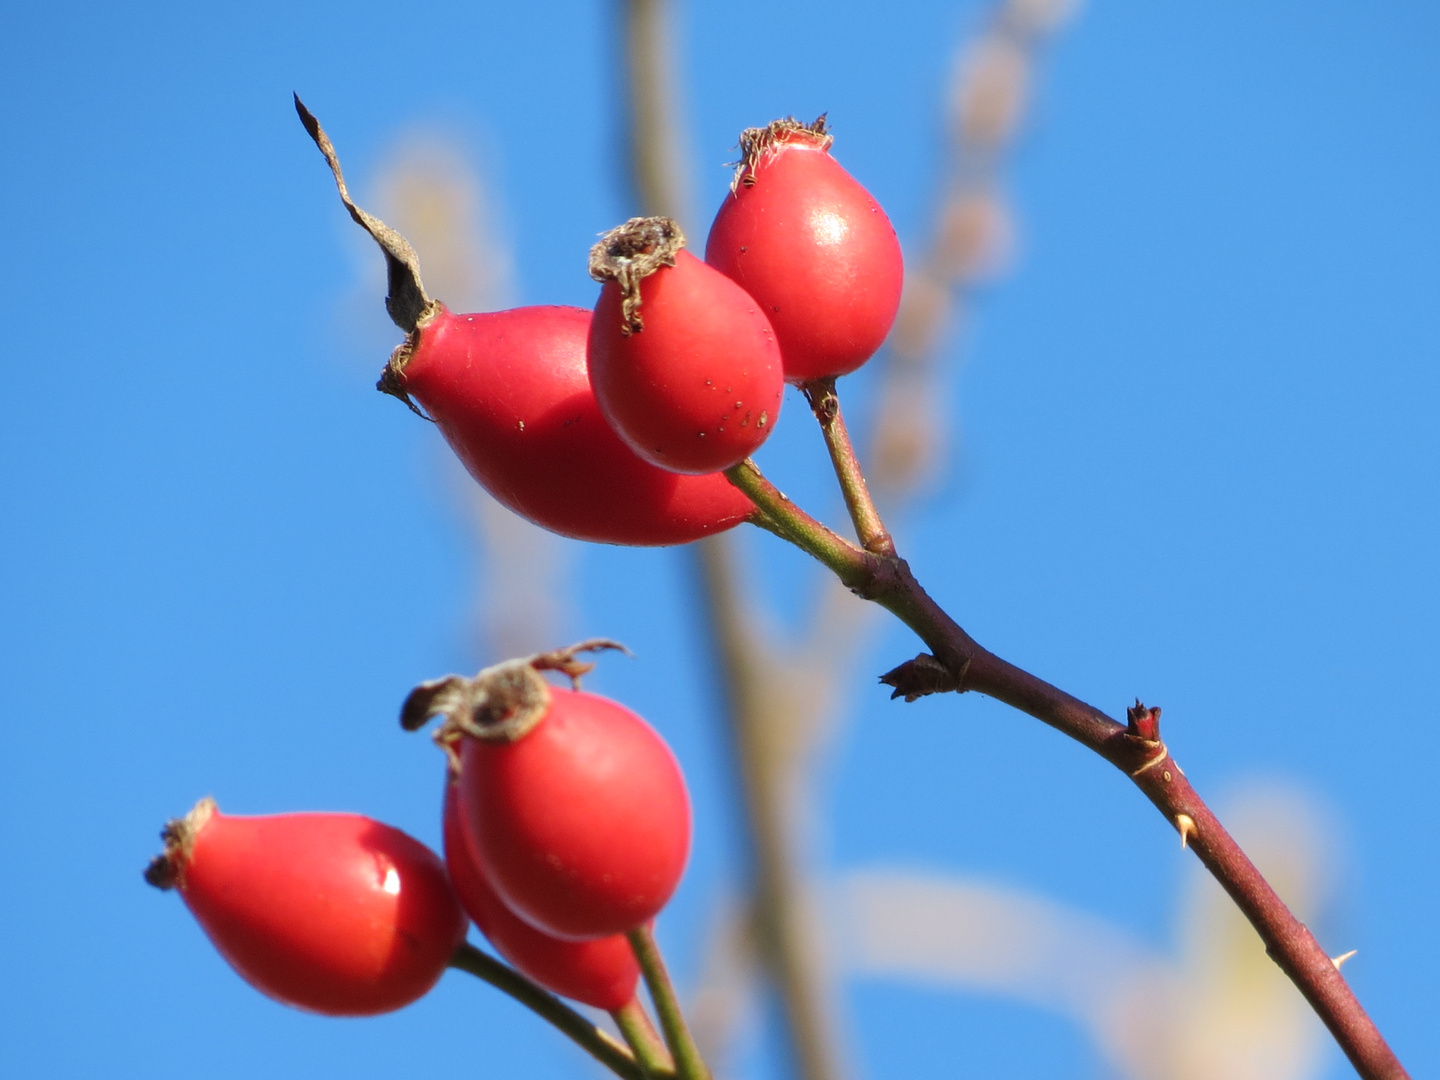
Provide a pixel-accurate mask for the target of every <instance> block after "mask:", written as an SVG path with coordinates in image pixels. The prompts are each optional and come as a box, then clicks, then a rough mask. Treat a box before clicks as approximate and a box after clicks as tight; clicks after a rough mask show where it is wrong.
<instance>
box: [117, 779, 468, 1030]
mask: <svg viewBox="0 0 1440 1080" xmlns="http://www.w3.org/2000/svg"><path fill="white" fill-rule="evenodd" d="M161 836H162V838H163V839H164V841H165V851H164V853H163V854H161V855H159V856H157V857H156V858H155V859H154V860H153V861H152V862H151V863H150V866H149V868H148V869H147V870H146V872H145V880H146V881H148V882H150V884H152V885H154V886H156V887H157V888H160V889H171V888H173V889H176V890H178V891H179V893H180V897H181V899H183V900H184V901H185V906H186V907H188V908H189V909H190V912H191V914H192V915H194V916H195V920H196V922H198V923H199V924H200V927H201V929H203V930H204V931H205V933H206V935H207V936H208V937H209V938H210V940H211V942H212V943H213V944H214V945H215V948H216V949H217V950H219V952H220V955H221V956H223V957H224V958H225V959H226V960H227V961H229V963H230V966H231V967H233V968H234V969H235V970H236V971H237V972H238V973H239V974H240V976H241V977H242V978H243V979H244V980H245V981H246V982H248V983H250V985H251V986H253V987H255V988H256V989H257V990H259V991H261V992H262V993H264V994H267V995H269V996H270V997H272V998H274V999H275V1000H277V1001H280V1002H283V1003H284V1004H286V1005H293V1006H295V1007H296V1008H300V1009H306V1010H309V1011H310V1012H317V1013H324V1014H326V1015H329V1016H371V1015H374V1014H376V1013H384V1012H390V1011H392V1010H394V1009H399V1008H401V1007H402V1006H405V1005H408V1004H410V1003H411V1002H412V1001H414V1000H416V999H417V998H419V997H421V996H423V995H424V994H425V993H426V992H428V991H429V990H430V988H431V987H433V986H434V985H435V983H436V981H437V980H438V979H439V978H440V976H441V974H442V973H443V972H444V971H445V967H446V965H447V964H448V962H449V959H450V956H451V954H452V953H453V952H454V951H455V948H456V946H458V945H459V944H460V942H461V941H462V940H464V937H465V913H464V912H463V911H462V910H461V909H460V904H459V901H458V900H457V899H456V898H455V894H454V892H453V891H452V889H451V888H450V881H449V879H448V878H447V877H446V874H445V867H444V865H443V864H442V863H441V861H440V859H439V858H438V857H437V856H436V855H435V853H434V852H432V851H431V850H430V849H429V848H427V847H426V846H425V845H424V844H422V843H420V842H419V841H418V840H415V839H412V838H411V837H409V836H407V835H406V834H405V833H403V832H401V831H400V830H399V829H394V828H391V827H390V826H389V825H384V824H381V823H380V822H378V821H374V820H372V819H370V818H367V817H362V816H361V815H359V814H309V813H307V814H275V815H270V816H262V817H240V816H231V815H228V814H222V813H221V812H220V810H219V809H218V808H217V807H216V805H215V801H214V800H213V799H209V798H206V799H201V800H200V801H199V802H198V803H196V804H195V807H194V809H192V810H191V811H190V812H189V813H188V814H186V815H185V817H183V818H179V819H177V820H175V821H171V822H170V823H169V824H168V825H167V826H166V827H165V830H164V831H163V832H162V833H161Z"/></svg>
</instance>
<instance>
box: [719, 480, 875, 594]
mask: <svg viewBox="0 0 1440 1080" xmlns="http://www.w3.org/2000/svg"><path fill="white" fill-rule="evenodd" d="M725 479H727V480H729V481H730V483H731V484H733V485H734V486H735V487H737V488H739V489H740V490H741V491H743V492H744V493H745V494H746V495H748V496H749V497H750V501H751V502H753V503H754V504H755V507H756V509H757V510H758V511H759V513H758V515H756V516H754V517H752V518H751V520H752V521H753V522H754V523H755V524H756V525H758V526H760V527H761V528H762V529H764V530H766V531H767V532H772V533H774V534H775V535H776V536H778V537H780V538H781V539H782V540H788V541H789V542H790V543H792V544H794V545H795V546H796V547H798V548H800V549H801V550H803V551H808V552H809V553H810V554H811V555H813V556H814V557H815V558H816V559H818V560H820V562H822V563H824V564H825V565H826V566H828V567H829V568H830V569H831V570H833V571H834V572H835V575H836V576H837V577H838V578H839V579H840V580H841V581H842V582H844V583H845V584H846V585H849V584H850V583H851V582H852V581H860V580H862V579H863V578H866V577H868V576H870V575H871V567H870V563H871V560H873V558H874V556H872V555H870V554H869V553H868V552H865V551H862V550H860V548H858V547H856V546H855V545H854V544H852V543H850V541H848V540H846V539H844V538H843V537H840V536H836V535H835V534H834V533H833V532H831V531H830V530H829V529H828V528H826V527H825V526H824V525H822V524H821V523H820V522H818V521H816V520H815V519H814V518H812V517H811V516H810V515H809V514H807V513H806V512H805V511H804V510H801V509H800V507H798V506H796V505H795V504H794V503H793V502H791V501H790V500H789V499H788V498H786V497H785V495H784V494H783V493H781V491H780V490H779V489H778V488H777V487H776V486H775V485H774V484H772V483H770V481H769V480H767V479H765V476H764V474H763V473H761V472H760V469H759V468H758V467H757V466H756V464H755V463H754V462H753V461H751V460H750V459H749V458H746V459H745V460H744V461H742V462H740V464H739V465H732V466H731V467H730V468H728V469H726V470H725Z"/></svg>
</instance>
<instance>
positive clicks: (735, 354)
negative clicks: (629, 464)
mask: <svg viewBox="0 0 1440 1080" xmlns="http://www.w3.org/2000/svg"><path fill="white" fill-rule="evenodd" d="M640 310H641V316H642V318H643V319H644V323H645V325H644V329H642V330H637V331H635V332H634V333H631V334H628V335H627V334H624V333H622V332H621V326H622V315H621V291H620V286H619V285H618V284H617V283H616V282H614V281H610V282H607V283H606V284H605V286H604V287H603V288H602V289H601V290H600V299H599V301H598V302H597V303H596V305H595V317H594V320H593V321H592V322H591V324H590V384H591V385H592V386H593V387H594V388H595V397H596V400H597V401H598V402H599V403H600V411H601V412H602V413H604V415H605V419H606V420H608V421H609V422H610V425H611V427H613V428H614V429H615V430H616V431H617V432H619V434H620V436H621V437H622V438H623V439H624V440H625V441H626V443H628V444H629V446H630V448H631V449H632V450H634V451H635V453H637V454H639V455H640V456H641V457H642V458H644V459H645V460H646V461H649V462H651V463H653V464H655V465H658V466H659V467H661V468H662V469H669V470H671V471H673V472H679V473H696V474H698V473H710V472H716V471H718V470H721V469H728V468H729V467H730V466H731V465H735V464H738V463H739V462H741V461H744V460H745V458H747V457H749V456H750V455H751V454H752V453H754V452H755V451H756V450H757V449H759V447H760V444H761V443H763V442H764V441H765V440H766V439H767V438H768V437H769V435H770V432H771V431H772V430H773V429H774V427H775V421H776V419H777V418H778V417H779V415H780V403H781V399H782V398H783V396H784V393H785V375H784V369H783V366H782V364H781V360H780V350H779V349H778V347H777V346H776V343H775V334H774V331H772V330H771V328H770V322H769V320H768V319H766V317H765V315H764V314H763V313H762V312H761V311H760V310H759V307H758V305H757V304H756V302H755V301H754V300H753V299H751V297H750V296H749V295H748V294H747V293H746V292H745V291H744V290H743V289H740V288H737V287H736V285H735V283H734V282H733V281H731V280H730V279H729V278H727V277H725V276H724V275H723V274H719V273H717V272H715V270H713V269H712V268H711V267H708V266H706V265H705V264H704V263H703V262H701V261H700V260H699V259H697V258H695V256H693V255H691V254H690V253H689V252H688V251H679V252H677V253H676V255H675V265H674V266H663V267H661V268H660V269H658V270H656V271H655V272H654V273H652V274H650V275H649V276H648V277H646V278H645V279H644V280H643V281H642V282H641V283H640Z"/></svg>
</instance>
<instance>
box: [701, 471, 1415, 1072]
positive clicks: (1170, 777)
mask: <svg viewBox="0 0 1440 1080" xmlns="http://www.w3.org/2000/svg"><path fill="white" fill-rule="evenodd" d="M837 471H838V470H837ZM725 475H726V477H727V478H728V479H729V480H730V482H731V483H732V484H734V485H735V486H736V487H738V488H740V490H741V491H743V492H745V494H746V495H748V496H749V497H750V499H751V500H752V501H753V502H754V503H755V505H756V506H757V507H759V508H760V510H761V512H762V513H763V515H764V516H765V518H766V520H765V522H764V525H765V527H766V528H767V529H768V530H769V531H771V532H774V533H775V534H776V535H778V536H780V537H782V538H783V539H786V540H789V541H790V542H791V543H793V544H795V545H796V546H797V547H799V548H801V549H802V550H804V551H807V552H808V553H809V554H811V555H812V556H814V557H815V558H816V559H818V560H819V561H820V562H822V563H824V564H825V565H826V566H828V567H829V568H830V569H831V570H832V571H834V572H835V574H836V575H837V576H838V577H839V578H840V580H841V581H842V582H843V583H844V584H845V586H846V587H847V588H849V589H850V590H851V591H852V592H854V593H856V595H858V596H861V597H863V598H864V599H867V600H872V601H874V602H875V603H877V604H879V605H880V606H882V607H884V608H885V609H886V610H888V611H890V612H891V613H893V614H894V615H896V616H897V617H898V618H899V619H900V620H901V622H903V623H905V625H907V626H909V627H910V629H912V630H914V631H915V633H916V634H917V635H919V637H920V638H921V640H923V641H924V642H925V644H926V645H927V646H928V647H929V649H930V652H929V653H921V654H920V655H919V656H917V657H915V658H914V659H913V660H909V661H907V662H906V663H904V664H901V665H900V666H899V667H897V668H895V669H894V670H892V671H890V672H887V673H886V674H885V675H883V676H881V681H882V682H884V683H886V684H887V685H889V686H892V687H893V688H894V691H895V692H894V694H893V695H892V696H894V697H904V698H905V700H906V701H914V700H916V699H917V698H920V697H924V696H926V695H928V694H934V693H945V692H951V691H953V692H956V693H960V692H964V691H966V690H973V691H977V692H979V693H982V694H986V695H988V696H989V697H993V698H995V699H997V700H999V701H1003V702H1005V704H1007V705H1010V706H1011V707H1013V708H1016V709H1019V710H1020V711H1021V712H1024V713H1027V714H1029V715H1030V716H1033V717H1035V718H1036V719H1037V720H1040V721H1043V722H1044V723H1046V724H1049V725H1050V726H1051V727H1053V728H1055V729H1056V730H1058V731H1061V732H1063V733H1064V734H1066V735H1069V736H1070V737H1071V738H1073V739H1075V740H1076V741H1077V742H1080V743H1082V744H1083V745H1085V746H1087V747H1089V748H1090V749H1091V750H1093V751H1095V752H1096V753H1097V754H1099V755H1100V756H1101V757H1103V758H1104V759H1105V760H1106V761H1108V762H1110V763H1111V764H1112V765H1114V766H1115V767H1116V768H1118V769H1120V770H1122V771H1123V772H1124V773H1125V774H1126V775H1127V776H1129V777H1130V779H1131V780H1132V781H1133V782H1134V783H1135V785H1136V786H1137V787H1139V788H1140V790H1141V791H1142V792H1143V793H1144V794H1145V796H1146V798H1148V799H1149V800H1150V801H1151V803H1153V804H1154V805H1155V807H1156V809H1158V810H1159V811H1160V812H1161V813H1162V814H1163V815H1164V816H1165V818H1166V820H1167V821H1169V822H1170V823H1171V825H1172V826H1174V827H1175V828H1176V829H1177V830H1178V831H1179V832H1180V835H1181V841H1182V843H1185V844H1186V845H1187V846H1188V847H1190V848H1192V849H1193V850H1194V852H1195V854H1196V856H1197V857H1198V858H1199V859H1200V861H1201V863H1202V864H1203V865H1204V866H1205V868H1206V869H1207V870H1208V871H1210V873H1211V874H1212V875H1213V876H1214V878H1215V880H1216V881H1218V882H1219V883H1220V886H1221V887H1222V888H1223V889H1224V890H1225V891H1226V893H1228V894H1229V896H1230V898H1231V899H1232V900H1233V901H1234V902H1235V904H1236V906H1237V907H1239V908H1240V910H1241V912H1242V913H1243V914H1244V915H1245V917H1246V918H1247V919H1248V920H1249V921H1250V923H1251V925H1252V926H1254V927H1255V930H1256V932H1257V933H1259V935H1260V937H1261V939H1262V940H1263V941H1264V942H1265V948H1266V951H1267V952H1268V953H1269V955H1270V956H1271V958H1272V959H1273V960H1274V961H1275V962H1276V963H1277V964H1278V965H1279V966H1280V968H1281V970H1283V971H1284V972H1285V974H1286V975H1288V976H1289V977H1290V979H1291V981H1292V982H1294V983H1295V985H1296V987H1297V988H1298V989H1299V990H1300V992H1301V994H1303V995H1304V997H1305V999H1306V1001H1308V1002H1309V1003H1310V1006H1311V1008H1313V1009H1314V1010H1315V1012H1316V1013H1317V1015H1319V1017H1320V1019H1321V1020H1322V1021H1324V1023H1325V1026H1326V1027H1327V1028H1329V1029H1330V1033H1331V1034H1332V1035H1333V1036H1334V1037H1335V1040H1336V1042H1338V1043H1339V1044H1340V1047H1341V1049H1342V1050H1344V1051H1345V1054H1346V1056H1347V1057H1348V1058H1349V1059H1350V1062H1351V1064H1352V1065H1354V1066H1355V1069H1356V1071H1357V1072H1358V1073H1359V1074H1360V1075H1361V1076H1362V1077H1365V1078H1366V1080H1407V1078H1408V1076H1409V1074H1408V1073H1407V1072H1406V1070H1405V1068H1404V1066H1403V1065H1401V1064H1400V1061H1399V1059H1398V1058H1397V1057H1396V1056H1395V1053H1394V1051H1393V1050H1391V1049H1390V1047H1389V1045H1388V1044H1387V1043H1386V1042H1385V1039H1384V1037H1383V1036H1382V1035H1381V1034H1380V1032H1379V1029H1378V1028H1376V1026H1375V1023H1374V1021H1373V1020H1371V1019H1370V1016H1369V1015H1368V1014H1367V1013H1366V1012H1365V1009H1364V1007H1363V1006H1362V1005H1361V1004H1360V1002H1359V1000H1358V999H1357V998H1356V997H1355V994H1354V992H1353V991H1352V990H1351V989H1350V986H1349V984H1348V983H1347V982H1346V981H1345V978H1344V977H1343V976H1342V975H1341V974H1340V970H1339V968H1338V967H1336V965H1335V964H1334V962H1333V961H1332V960H1331V958H1330V956H1329V954H1328V953H1326V952H1325V950H1324V949H1322V948H1321V947H1320V944H1319V942H1317V941H1316V940H1315V937H1314V935H1313V934H1311V933H1310V931H1309V929H1308V928H1306V927H1305V925H1304V924H1303V923H1301V922H1300V921H1299V920H1298V919H1297V918H1296V917H1295V915H1294V914H1293V913H1292V912H1291V911H1290V909H1289V908H1288V907H1286V906H1285V903H1284V901H1282V900H1281V899H1280V897H1279V896H1278V895H1277V894H1276V892H1275V890H1274V889H1273V888H1272V887H1271V886H1270V884H1269V882H1267V881H1266V880H1265V878H1264V876H1263V875H1262V874H1261V873H1260V872H1259V870H1257V869H1256V868H1255V865H1254V863H1252V862H1251V861H1250V859H1249V857H1248V856H1246V854H1245V853H1244V851H1243V850H1241V848H1240V845H1239V844H1237V843H1236V842H1235V840H1234V838H1233V837H1231V836H1230V834H1229V833H1228V832H1226V831H1225V829H1224V827H1223V826H1222V825H1221V824H1220V822H1219V820H1218V819H1217V818H1216V817H1215V815H1214V814H1213V813H1212V812H1211V811H1210V808H1209V807H1208V806H1207V805H1206V804H1205V802H1204V800H1203V799H1201V797H1200V795H1199V794H1198V793H1197V792H1196V791H1195V789H1194V788H1193V787H1192V786H1191V784H1190V782H1189V780H1187V779H1186V777H1185V774H1184V773H1183V772H1182V771H1181V770H1180V767H1179V765H1178V764H1176V763H1175V761H1174V760H1173V758H1171V757H1170V754H1169V750H1168V749H1167V748H1166V746H1165V744H1164V743H1163V742H1161V741H1160V740H1159V732H1158V723H1157V724H1155V725H1154V731H1153V736H1152V733H1151V731H1150V730H1149V729H1147V728H1145V727H1138V726H1137V724H1136V721H1135V712H1134V710H1132V721H1131V723H1130V724H1129V725H1128V726H1127V725H1125V724H1120V723H1118V722H1117V721H1115V720H1113V719H1112V718H1110V717H1109V716H1107V715H1106V714H1105V713H1103V712H1101V711H1100V710H1099V709H1097V708H1095V707H1094V706H1092V705H1089V704H1086V703H1085V702H1083V701H1081V700H1079V699H1078V698H1075V697H1072V696H1071V695H1070V694H1067V693H1065V691H1063V690H1060V689H1059V688H1057V687H1055V686H1052V685H1050V684H1049V683H1047V682H1045V681H1044V680H1043V679H1040V678H1037V677H1036V676H1034V675H1032V674H1030V673H1029V672H1027V671H1024V670H1023V669H1021V668H1018V667H1016V666H1015V665H1014V664H1011V663H1009V662H1008V661H1005V660H1002V659H1001V658H1000V657H998V656H996V655H995V654H994V653H991V652H990V651H989V650H987V649H985V648H984V647H982V646H981V645H980V644H979V643H978V642H976V641H975V639H974V638H972V637H971V636H970V635H969V634H968V633H966V632H965V630H964V629H962V628H961V627H960V625H959V624H958V623H957V622H955V620H954V619H953V618H951V617H950V615H949V614H947V613H946V612H945V610H944V609H943V608H941V607H940V605H939V604H937V603H936V602H935V600H934V599H933V598H932V597H931V596H930V595H929V594H928V593H926V591H925V590H924V588H923V587H922V586H921V585H920V583H919V582H918V581H917V580H916V579H915V577H914V575H913V574H912V573H911V571H910V567H909V565H908V564H907V563H906V562H905V560H904V559H902V558H900V556H899V555H898V554H891V555H878V554H875V553H872V552H868V551H864V550H861V549H860V548H858V547H856V546H855V545H853V544H851V543H849V542H848V541H846V540H844V539H842V538H841V537H839V536H836V535H835V533H833V532H831V531H830V530H829V529H828V528H826V527H825V526H824V525H822V524H821V523H820V522H818V521H816V520H815V519H814V518H812V517H810V516H809V515H808V514H806V513H805V512H804V511H803V510H801V509H800V508H799V507H797V506H796V505H795V504H794V503H792V502H791V501H790V500H789V499H787V498H786V497H785V496H784V495H782V494H781V493H780V492H779V491H778V490H777V489H776V488H775V486H774V485H773V484H771V483H770V482H769V481H768V480H766V479H765V477H764V475H763V474H762V473H761V472H760V470H759V469H758V468H757V467H756V466H755V464H754V463H753V462H751V461H748V460H747V461H744V462H741V463H740V464H739V465H737V466H735V467H734V468H732V469H728V470H726V473H725ZM842 483H843V480H842Z"/></svg>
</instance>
